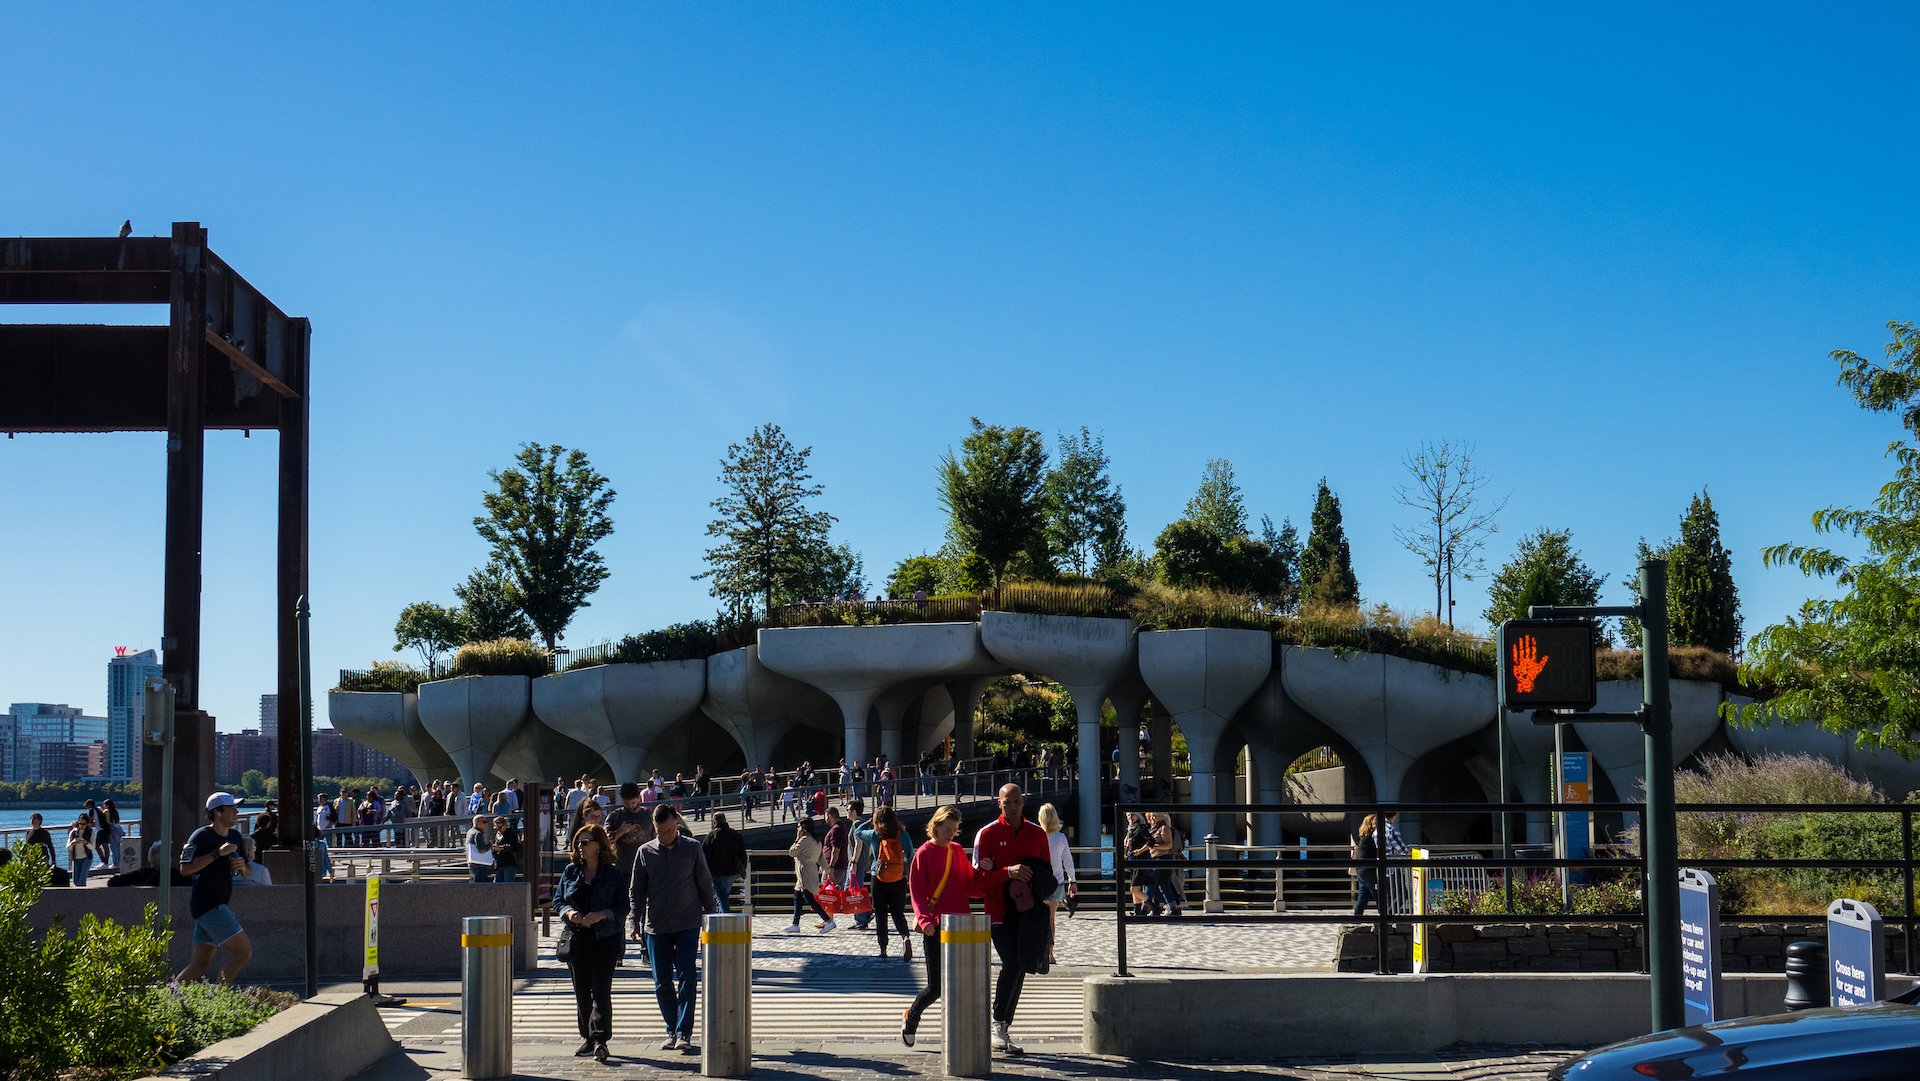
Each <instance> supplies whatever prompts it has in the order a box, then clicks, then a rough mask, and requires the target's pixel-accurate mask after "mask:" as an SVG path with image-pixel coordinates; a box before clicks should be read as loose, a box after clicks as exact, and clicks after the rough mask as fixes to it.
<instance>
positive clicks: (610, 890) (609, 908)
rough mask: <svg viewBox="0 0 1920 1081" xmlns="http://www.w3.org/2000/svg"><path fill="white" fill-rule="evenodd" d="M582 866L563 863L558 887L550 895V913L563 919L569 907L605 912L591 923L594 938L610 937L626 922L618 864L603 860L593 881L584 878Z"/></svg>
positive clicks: (623, 891) (624, 894)
mask: <svg viewBox="0 0 1920 1081" xmlns="http://www.w3.org/2000/svg"><path fill="white" fill-rule="evenodd" d="M586 870H587V869H586V866H585V865H584V864H579V863H569V864H567V869H566V870H565V871H564V872H562V873H561V875H560V888H559V890H557V891H556V892H555V893H554V895H553V902H554V913H555V915H557V916H559V917H560V919H561V921H562V922H565V920H566V918H567V913H568V912H569V911H578V912H580V913H581V914H583V915H584V914H587V913H591V912H605V913H606V914H607V918H606V919H605V920H602V921H601V922H599V923H596V924H594V925H593V928H592V930H593V935H594V937H595V938H613V937H615V936H617V935H619V934H621V932H622V931H623V930H624V929H625V928H626V925H627V884H626V882H625V881H623V880H622V879H621V875H620V865H619V864H617V863H603V864H601V865H600V871H599V873H598V874H596V875H594V877H593V881H591V882H589V881H587V879H586Z"/></svg>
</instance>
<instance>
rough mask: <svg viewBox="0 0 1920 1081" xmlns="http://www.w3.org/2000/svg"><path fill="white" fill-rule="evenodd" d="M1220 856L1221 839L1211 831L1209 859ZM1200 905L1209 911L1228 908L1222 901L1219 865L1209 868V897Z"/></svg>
mask: <svg viewBox="0 0 1920 1081" xmlns="http://www.w3.org/2000/svg"><path fill="white" fill-rule="evenodd" d="M1219 858H1220V844H1219V840H1218V838H1216V837H1215V836H1214V835H1213V834H1211V833H1209V834H1207V859H1209V860H1217V859H1219ZM1200 907H1201V908H1202V909H1203V910H1204V911H1207V912H1221V911H1224V910H1225V909H1226V906H1225V905H1223V904H1221V903H1220V868H1218V867H1209V868H1207V899H1206V901H1205V903H1203V904H1202V905H1201V906H1200Z"/></svg>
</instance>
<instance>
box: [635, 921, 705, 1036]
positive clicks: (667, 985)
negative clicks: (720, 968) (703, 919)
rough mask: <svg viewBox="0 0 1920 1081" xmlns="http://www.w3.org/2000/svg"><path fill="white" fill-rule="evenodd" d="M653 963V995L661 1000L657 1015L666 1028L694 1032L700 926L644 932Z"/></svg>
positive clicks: (686, 1033)
mask: <svg viewBox="0 0 1920 1081" xmlns="http://www.w3.org/2000/svg"><path fill="white" fill-rule="evenodd" d="M647 946H648V947H649V950H648V952H649V953H650V955H651V957H652V964H653V997H654V998H655V999H656V1000H657V1001H658V1002H659V1003H660V1019H661V1020H662V1021H664V1022H666V1025H667V1031H668V1032H677V1033H679V1034H680V1035H681V1036H682V1037H683V1038H684V1037H689V1036H692V1035H693V1004H694V996H695V995H696V994H698V993H699V991H700V971H699V969H697V968H695V967H694V962H695V961H697V960H699V951H700V929H699V928H698V927H689V928H687V929H686V930H684V931H674V932H672V933H670V934H664V935H654V934H650V935H648V936H647Z"/></svg>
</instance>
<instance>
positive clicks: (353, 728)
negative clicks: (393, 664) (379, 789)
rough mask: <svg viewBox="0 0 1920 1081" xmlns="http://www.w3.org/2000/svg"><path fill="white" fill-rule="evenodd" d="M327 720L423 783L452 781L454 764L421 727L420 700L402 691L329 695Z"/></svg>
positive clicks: (352, 692)
mask: <svg viewBox="0 0 1920 1081" xmlns="http://www.w3.org/2000/svg"><path fill="white" fill-rule="evenodd" d="M327 719H328V720H330V721H332V722H333V727H334V729H335V730H336V731H338V732H339V733H340V734H341V735H343V736H346V737H347V738H348V739H350V740H353V741H354V742H355V743H361V744H365V745H366V746H368V747H372V748H373V749H374V750H376V751H380V752H383V753H385V754H390V755H392V756H393V757H394V759H395V760H396V761H398V762H399V763H400V764H401V765H403V766H405V767H407V768H408V769H410V770H412V771H413V775H414V776H415V777H417V778H419V779H420V781H421V782H422V783H425V782H428V781H450V780H453V779H454V778H455V777H456V776H457V775H458V773H457V771H456V770H455V768H454V765H453V760H452V759H450V758H448V757H447V752H446V750H445V749H444V748H442V747H441V746H440V744H439V743H437V742H436V741H435V740H434V738H433V736H432V735H431V734H429V733H428V732H427V729H426V727H425V726H424V725H422V724H421V723H420V696H419V695H417V694H414V693H412V692H401V691H329V692H328V693H327Z"/></svg>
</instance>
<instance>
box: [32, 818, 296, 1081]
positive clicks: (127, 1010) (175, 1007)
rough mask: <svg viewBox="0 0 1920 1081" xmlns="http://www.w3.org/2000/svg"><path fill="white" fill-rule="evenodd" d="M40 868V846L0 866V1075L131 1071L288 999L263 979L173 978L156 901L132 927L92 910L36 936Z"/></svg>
mask: <svg viewBox="0 0 1920 1081" xmlns="http://www.w3.org/2000/svg"><path fill="white" fill-rule="evenodd" d="M48 878H49V874H48V869H47V865H46V862H45V860H44V859H43V858H42V857H41V856H40V854H39V852H38V851H37V850H32V851H29V852H25V853H22V854H21V855H20V856H19V857H17V858H15V859H14V860H12V861H11V862H9V863H8V864H7V865H6V866H5V867H0V1077H5V1078H8V1079H10V1081H42V1079H52V1078H57V1077H63V1076H69V1075H70V1074H71V1072H72V1071H74V1070H76V1069H82V1070H88V1071H93V1072H95V1073H99V1074H104V1075H105V1076H107V1077H137V1076H140V1075H142V1074H146V1073H149V1072H152V1071H154V1070H156V1069H158V1068H160V1067H162V1066H164V1065H166V1064H167V1063H168V1062H170V1061H173V1060H175V1059H178V1058H182V1057H184V1056H186V1055H190V1054H193V1053H194V1052H196V1051H199V1050H200V1049H202V1048H204V1047H206V1046H208V1045H209V1044H212V1043H215V1042H218V1041H219V1040H224V1039H226V1038H228V1037H230V1036H237V1035H239V1034H240V1033H243V1032H246V1031H247V1030H248V1029H250V1028H252V1027H253V1026H254V1025H256V1024H258V1023H259V1022H260V1021H261V1020H263V1019H265V1018H267V1017H270V1016H272V1015H273V1014H274V1013H275V1012H276V1011H278V1010H280V1009H283V1008H285V1007H286V1006H287V1005H289V1004H291V1003H292V1002H293V997H292V996H291V995H285V994H279V993H276V992H270V991H264V990H261V989H253V990H247V991H240V990H235V989H232V988H227V987H215V986H212V985H208V984H195V985H192V986H188V987H183V988H169V987H168V986H167V985H166V981H167V943H168V941H169V939H171V937H172V935H171V933H170V932H168V931H165V930H162V929H160V928H159V927H158V926H157V918H158V917H157V915H156V913H155V911H154V907H153V906H152V905H148V906H147V907H146V909H145V911H144V912H143V914H142V922H141V923H139V924H136V925H134V926H131V927H128V926H122V925H120V924H117V923H114V922H112V921H109V920H102V919H100V918H98V917H96V916H93V915H91V914H89V915H86V916H83V917H81V919H80V925H79V927H78V928H77V929H76V930H75V931H74V932H73V933H72V934H68V933H67V931H66V929H65V928H64V927H63V926H61V925H60V924H57V923H56V924H55V925H54V926H53V927H52V928H50V929H49V930H48V931H47V933H46V934H44V935H41V936H39V938H38V939H37V940H36V938H35V936H34V933H33V930H32V928H31V927H30V926H29V925H28V923H27V914H28V912H30V911H31V910H32V908H33V906H34V903H35V902H36V901H38V900H39V897H40V891H41V890H43V889H44V888H46V884H47V880H48Z"/></svg>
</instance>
